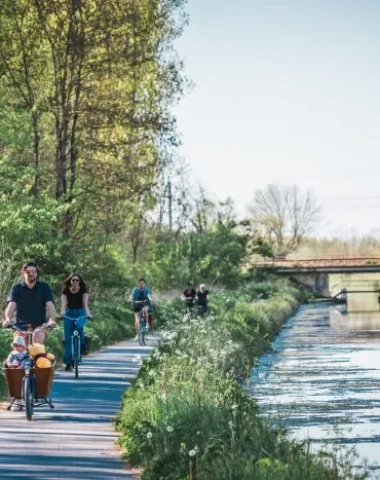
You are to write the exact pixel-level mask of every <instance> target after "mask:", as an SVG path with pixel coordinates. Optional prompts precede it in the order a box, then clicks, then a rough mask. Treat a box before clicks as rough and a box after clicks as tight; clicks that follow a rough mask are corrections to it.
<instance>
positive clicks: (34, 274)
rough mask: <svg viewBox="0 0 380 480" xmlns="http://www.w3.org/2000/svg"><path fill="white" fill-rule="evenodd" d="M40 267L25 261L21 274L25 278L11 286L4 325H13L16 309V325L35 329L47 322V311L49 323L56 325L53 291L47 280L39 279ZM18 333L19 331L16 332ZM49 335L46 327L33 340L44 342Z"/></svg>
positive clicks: (21, 327)
mask: <svg viewBox="0 0 380 480" xmlns="http://www.w3.org/2000/svg"><path fill="white" fill-rule="evenodd" d="M38 273H39V272H38V268H37V265H36V264H35V263H33V262H27V263H24V265H23V266H22V269H21V274H22V276H23V278H24V280H23V281H22V282H20V283H17V284H16V285H13V287H12V288H11V290H10V292H9V294H8V297H7V308H6V310H5V320H4V322H3V327H9V326H10V325H12V319H13V315H14V313H15V311H16V322H15V326H17V327H19V328H20V329H22V330H34V329H35V328H37V327H40V326H41V325H42V324H44V323H46V311H47V313H48V315H49V322H48V323H49V325H50V326H51V327H55V325H56V323H55V317H56V311H55V306H54V298H53V291H52V289H51V288H50V286H49V285H48V284H47V283H45V282H40V281H39V280H38ZM15 335H18V332H15ZM46 337H47V331H46V330H45V329H43V330H39V331H38V332H36V333H35V334H34V337H33V340H34V341H35V342H38V343H44V341H45V339H46Z"/></svg>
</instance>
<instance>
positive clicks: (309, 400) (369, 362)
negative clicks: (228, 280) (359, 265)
mask: <svg viewBox="0 0 380 480" xmlns="http://www.w3.org/2000/svg"><path fill="white" fill-rule="evenodd" d="M367 306H368V305H367ZM350 307H352V305H350ZM371 308H372V307H370V309H368V310H366V309H365V308H362V309H360V308H357V309H353V308H351V309H352V311H351V313H350V311H349V313H342V311H341V310H340V308H339V307H337V306H331V305H321V304H310V305H303V306H301V307H300V308H299V310H298V311H297V313H296V314H295V315H293V316H292V317H291V318H289V319H288V321H287V322H286V323H285V325H284V327H283V328H282V330H281V331H280V333H279V335H278V336H277V337H276V339H275V340H274V341H273V343H272V346H271V349H270V350H269V351H268V352H267V353H265V354H263V355H262V356H261V357H260V360H259V362H258V363H257V365H256V366H255V368H254V369H253V371H252V382H251V383H250V386H249V389H250V392H251V393H252V395H253V396H254V397H255V399H256V400H257V402H258V405H259V406H260V409H261V412H262V414H263V415H264V416H270V417H272V418H275V419H276V420H275V421H276V422H277V423H281V424H283V425H284V426H285V427H286V428H287V429H288V430H289V433H290V435H291V436H292V437H293V438H296V439H297V440H301V441H310V444H311V447H312V449H316V448H318V449H320V448H324V447H325V446H326V445H329V446H330V448H331V446H332V445H335V446H341V447H343V448H348V449H351V448H352V447H354V448H355V450H356V452H357V453H358V455H359V457H358V458H357V459H356V460H355V464H357V465H358V466H360V467H363V466H365V464H366V459H367V460H368V466H369V467H370V471H371V478H379V477H380V460H379V456H378V449H379V443H380V387H379V385H380V313H379V311H378V310H377V311H376V310H375V309H372V310H371Z"/></svg>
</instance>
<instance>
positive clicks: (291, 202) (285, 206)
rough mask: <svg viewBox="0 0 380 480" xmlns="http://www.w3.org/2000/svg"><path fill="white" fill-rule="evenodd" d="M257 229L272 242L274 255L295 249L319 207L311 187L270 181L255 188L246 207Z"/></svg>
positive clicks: (311, 225) (315, 217)
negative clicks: (278, 183) (309, 188)
mask: <svg viewBox="0 0 380 480" xmlns="http://www.w3.org/2000/svg"><path fill="white" fill-rule="evenodd" d="M248 210H249V213H250V214H251V215H252V218H251V222H252V223H253V225H254V228H255V229H256V231H258V232H259V233H260V234H261V235H262V236H263V237H264V239H267V240H268V241H269V242H270V244H271V245H272V248H273V252H274V254H275V256H282V257H283V256H286V255H288V254H289V253H291V252H294V251H295V250H296V249H297V248H298V247H299V246H300V244H301V241H302V239H303V238H304V236H305V235H306V234H307V233H309V232H310V231H311V230H312V229H313V227H314V226H315V224H316V222H317V220H318V218H319V214H320V211H321V207H320V206H319V204H318V202H317V200H316V198H315V197H314V195H313V193H312V192H311V190H306V191H305V192H303V191H301V190H300V188H299V187H298V186H297V185H292V186H282V185H275V184H270V185H267V186H266V187H265V188H264V189H259V190H256V191H255V195H254V199H253V202H252V204H251V205H250V206H249V207H248Z"/></svg>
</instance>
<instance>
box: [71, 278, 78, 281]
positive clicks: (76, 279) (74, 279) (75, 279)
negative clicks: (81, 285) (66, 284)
mask: <svg viewBox="0 0 380 480" xmlns="http://www.w3.org/2000/svg"><path fill="white" fill-rule="evenodd" d="M71 281H72V282H79V278H72V279H71Z"/></svg>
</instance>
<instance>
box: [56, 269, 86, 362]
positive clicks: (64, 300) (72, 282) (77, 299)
mask: <svg viewBox="0 0 380 480" xmlns="http://www.w3.org/2000/svg"><path fill="white" fill-rule="evenodd" d="M88 299H89V297H88V289H87V286H86V284H85V282H84V280H83V277H82V276H81V275H79V273H75V272H74V273H72V274H71V275H69V276H68V277H67V278H66V280H65V281H64V282H63V289H62V295H61V313H60V316H61V317H62V318H63V319H64V323H63V330H64V336H65V353H64V355H63V363H65V364H66V367H65V370H66V372H68V371H70V370H71V368H72V365H71V359H72V351H71V346H72V345H71V337H72V335H73V330H74V319H75V320H76V324H77V330H78V332H79V335H80V343H81V351H82V352H83V351H84V326H85V323H86V321H87V318H92V315H91V313H90V310H89V308H88Z"/></svg>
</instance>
